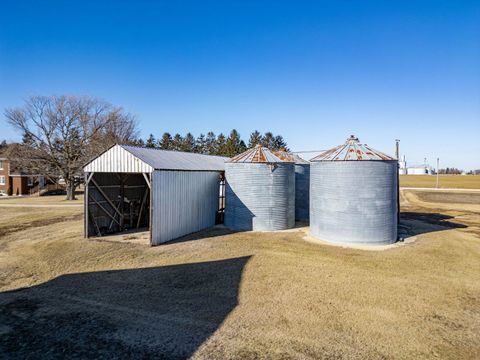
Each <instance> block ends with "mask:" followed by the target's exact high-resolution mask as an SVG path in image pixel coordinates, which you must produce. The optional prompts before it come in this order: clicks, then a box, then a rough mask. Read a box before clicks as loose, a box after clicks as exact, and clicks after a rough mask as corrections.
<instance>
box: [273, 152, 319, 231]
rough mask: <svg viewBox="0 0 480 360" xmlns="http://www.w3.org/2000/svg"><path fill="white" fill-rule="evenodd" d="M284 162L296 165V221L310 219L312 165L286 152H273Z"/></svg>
mask: <svg viewBox="0 0 480 360" xmlns="http://www.w3.org/2000/svg"><path fill="white" fill-rule="evenodd" d="M273 153H274V154H275V155H276V156H277V157H279V158H280V159H282V160H284V161H289V162H293V163H294V164H295V220H299V221H308V220H309V219H310V163H309V162H308V161H306V160H304V159H302V158H301V157H300V156H298V155H297V154H293V153H290V152H288V151H285V150H278V151H274V152H273Z"/></svg>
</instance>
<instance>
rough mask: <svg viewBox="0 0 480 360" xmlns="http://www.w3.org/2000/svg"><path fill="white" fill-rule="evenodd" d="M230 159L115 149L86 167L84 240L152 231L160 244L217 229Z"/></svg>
mask: <svg viewBox="0 0 480 360" xmlns="http://www.w3.org/2000/svg"><path fill="white" fill-rule="evenodd" d="M227 159H228V158H224V157H220V156H210V155H202V154H194V153H185V152H178V151H169V150H159V149H148V148H141V147H135V146H128V145H119V144H117V145H114V146H112V147H111V148H110V149H108V150H107V151H105V152H104V153H102V154H100V155H99V156H98V157H96V158H95V159H93V160H92V161H90V162H89V163H88V164H87V165H85V167H84V172H85V180H86V186H85V237H90V236H102V235H106V234H111V233H115V232H121V231H125V230H130V229H132V230H133V229H140V228H148V229H149V231H150V242H151V244H152V245H158V244H161V243H164V242H167V241H170V240H173V239H176V238H178V237H181V236H184V235H187V234H190V233H193V232H196V231H199V230H202V229H205V228H208V227H211V226H213V225H215V223H216V221H217V219H218V218H220V217H221V215H222V214H221V213H222V212H223V208H222V207H223V206H222V204H223V201H222V196H220V193H221V191H220V184H221V182H223V179H224V169H225V165H224V163H225V160H227Z"/></svg>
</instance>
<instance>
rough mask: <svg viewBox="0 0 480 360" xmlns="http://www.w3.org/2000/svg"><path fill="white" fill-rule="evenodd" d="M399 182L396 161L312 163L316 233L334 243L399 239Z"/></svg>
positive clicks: (312, 220) (312, 209)
mask: <svg viewBox="0 0 480 360" xmlns="http://www.w3.org/2000/svg"><path fill="white" fill-rule="evenodd" d="M397 186H398V184H397V161H322V162H312V164H311V168H310V231H311V233H312V235H313V236H315V237H317V238H319V239H322V240H326V241H330V242H335V243H363V244H389V243H393V242H395V241H396V240H397V211H398V210H397Z"/></svg>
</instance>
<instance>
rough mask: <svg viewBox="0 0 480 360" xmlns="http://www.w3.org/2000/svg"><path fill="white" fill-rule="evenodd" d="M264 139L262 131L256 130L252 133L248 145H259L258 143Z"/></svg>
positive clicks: (251, 146)
mask: <svg viewBox="0 0 480 360" xmlns="http://www.w3.org/2000/svg"><path fill="white" fill-rule="evenodd" d="M262 140H263V138H262V134H260V132H258V131H257V130H255V131H254V132H252V133H251V134H250V139H249V140H248V147H249V148H253V147H255V146H257V145H258V144H261V143H262Z"/></svg>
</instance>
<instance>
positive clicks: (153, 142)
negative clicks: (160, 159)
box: [145, 134, 157, 148]
mask: <svg viewBox="0 0 480 360" xmlns="http://www.w3.org/2000/svg"><path fill="white" fill-rule="evenodd" d="M145 147H147V148H156V147H157V140H155V136H153V134H150V136H149V137H148V139H147V141H146V142H145Z"/></svg>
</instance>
